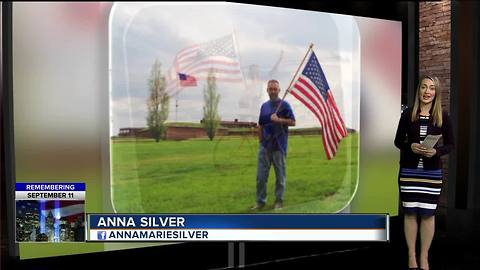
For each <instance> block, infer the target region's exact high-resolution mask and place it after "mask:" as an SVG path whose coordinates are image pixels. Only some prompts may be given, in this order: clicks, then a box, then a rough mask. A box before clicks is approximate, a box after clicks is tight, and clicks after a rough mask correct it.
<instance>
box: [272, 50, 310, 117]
mask: <svg viewBox="0 0 480 270" xmlns="http://www.w3.org/2000/svg"><path fill="white" fill-rule="evenodd" d="M312 49H313V43H310V46H308V50H307V53H305V56H304V57H303V60H302V62H301V63H300V65H299V66H298V68H297V71H296V72H295V75H294V76H293V78H292V80H291V81H290V85H288V88H287V90H285V94H283V97H282V100H281V101H280V102H279V103H278V106H277V109H276V110H275V113H277V112H278V110H279V109H280V106H281V105H282V102H283V100H284V99H285V97H286V96H287V94H288V92H290V87H292V84H293V81H294V80H295V78H296V77H297V75H298V72H299V71H300V68H301V67H302V66H303V63H304V62H305V59H306V58H307V56H308V53H309V52H310V51H311V50H312Z"/></svg>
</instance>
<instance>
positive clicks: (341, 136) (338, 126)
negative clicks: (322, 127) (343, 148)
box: [327, 100, 344, 140]
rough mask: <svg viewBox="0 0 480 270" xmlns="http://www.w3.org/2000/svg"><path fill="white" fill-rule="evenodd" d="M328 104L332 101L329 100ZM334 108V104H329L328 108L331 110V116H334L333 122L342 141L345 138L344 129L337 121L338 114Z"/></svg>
mask: <svg viewBox="0 0 480 270" xmlns="http://www.w3.org/2000/svg"><path fill="white" fill-rule="evenodd" d="M327 102H328V103H330V100H328V101H327ZM332 107H333V106H332V104H329V106H328V108H329V110H330V115H332V122H333V123H334V124H335V125H334V128H335V130H336V131H337V134H338V135H339V136H340V137H338V139H340V140H341V139H342V138H343V137H344V136H343V128H342V126H341V124H340V121H339V120H338V119H337V114H336V112H335V111H334V109H333V108H332Z"/></svg>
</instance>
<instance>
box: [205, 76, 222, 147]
mask: <svg viewBox="0 0 480 270" xmlns="http://www.w3.org/2000/svg"><path fill="white" fill-rule="evenodd" d="M203 100H204V102H205V105H204V106H203V122H202V124H203V127H204V128H205V130H206V131H207V135H208V138H209V139H210V140H213V138H214V137H215V134H216V133H217V129H218V127H219V126H220V120H221V119H220V115H218V103H219V102H220V94H218V93H217V79H216V78H215V73H214V70H213V69H210V71H209V73H208V77H207V85H206V87H203Z"/></svg>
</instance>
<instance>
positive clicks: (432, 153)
mask: <svg viewBox="0 0 480 270" xmlns="http://www.w3.org/2000/svg"><path fill="white" fill-rule="evenodd" d="M436 153H437V150H435V148H431V149H427V150H425V151H423V153H422V155H424V156H426V157H428V158H431V157H433V156H435V154H436Z"/></svg>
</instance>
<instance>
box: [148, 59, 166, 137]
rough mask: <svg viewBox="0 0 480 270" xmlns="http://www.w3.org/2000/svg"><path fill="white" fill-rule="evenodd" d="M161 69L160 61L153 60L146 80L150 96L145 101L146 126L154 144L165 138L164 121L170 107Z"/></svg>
mask: <svg viewBox="0 0 480 270" xmlns="http://www.w3.org/2000/svg"><path fill="white" fill-rule="evenodd" d="M161 67H162V65H161V63H160V61H159V60H158V59H157V60H155V63H153V66H152V70H151V72H150V78H149V79H148V87H149V91H150V96H149V97H148V101H147V107H148V116H147V126H148V129H149V130H150V133H151V134H152V137H153V138H154V139H155V141H156V142H158V141H160V139H163V138H164V137H165V131H166V127H165V121H167V118H168V109H169V108H168V107H169V105H170V97H169V96H168V94H167V93H166V92H165V76H163V75H162V70H161Z"/></svg>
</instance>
